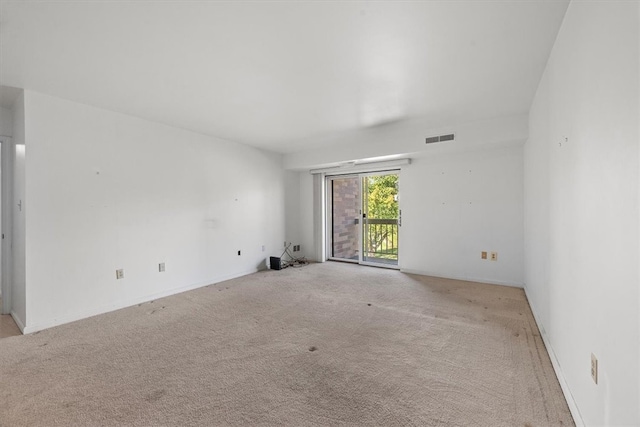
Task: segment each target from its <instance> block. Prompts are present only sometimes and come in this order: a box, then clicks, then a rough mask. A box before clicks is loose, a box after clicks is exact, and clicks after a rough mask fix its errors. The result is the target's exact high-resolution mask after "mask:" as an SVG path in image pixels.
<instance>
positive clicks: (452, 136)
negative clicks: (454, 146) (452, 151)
mask: <svg viewBox="0 0 640 427" xmlns="http://www.w3.org/2000/svg"><path fill="white" fill-rule="evenodd" d="M454 139H455V134H453V133H450V134H447V135H440V136H429V137H427V138H426V139H425V141H424V142H425V144H433V143H435V142H444V141H453V140H454Z"/></svg>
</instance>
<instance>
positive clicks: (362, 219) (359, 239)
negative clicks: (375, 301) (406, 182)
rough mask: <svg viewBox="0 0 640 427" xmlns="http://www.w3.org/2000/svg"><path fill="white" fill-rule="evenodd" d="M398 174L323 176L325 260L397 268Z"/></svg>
mask: <svg viewBox="0 0 640 427" xmlns="http://www.w3.org/2000/svg"><path fill="white" fill-rule="evenodd" d="M398 190H399V173H398V172H397V171H392V172H376V173H364V174H357V175H355V174H354V175H343V176H333V177H327V200H328V204H327V205H328V208H329V209H328V210H329V212H328V215H327V236H328V238H329V239H330V242H329V245H328V248H329V253H328V258H329V259H333V260H340V261H348V262H357V263H360V264H366V265H375V266H382V267H391V268H398V265H399V264H398V261H399V260H398V249H399V242H400V240H399V237H400V232H399V231H400V206H399V202H398Z"/></svg>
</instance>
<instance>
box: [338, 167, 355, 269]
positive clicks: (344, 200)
mask: <svg viewBox="0 0 640 427" xmlns="http://www.w3.org/2000/svg"><path fill="white" fill-rule="evenodd" d="M332 182H333V207H332V211H333V212H332V213H333V256H334V257H336V258H348V259H358V254H359V252H360V250H359V247H358V227H359V224H356V222H355V220H356V218H358V216H359V214H360V178H358V177H354V178H337V179H334V180H333V181H332Z"/></svg>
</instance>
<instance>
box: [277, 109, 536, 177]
mask: <svg viewBox="0 0 640 427" xmlns="http://www.w3.org/2000/svg"><path fill="white" fill-rule="evenodd" d="M449 133H455V142H451V143H446V144H429V145H427V144H425V138H426V137H428V136H434V135H444V134H449ZM527 136H528V117H527V115H526V114H521V115H514V116H508V117H499V118H495V119H489V120H479V121H475V122H469V123H459V124H452V125H450V126H441V127H437V128H434V127H432V126H431V124H430V122H429V121H428V120H419V119H415V120H406V121H400V122H397V123H390V124H386V125H380V126H374V127H370V128H365V129H360V130H357V131H352V132H345V133H342V134H338V135H329V136H323V137H321V138H314V139H310V140H308V141H307V144H309V145H311V146H314V145H319V147H317V148H309V149H307V150H303V151H299V152H295V153H289V154H286V155H285V156H284V166H285V168H286V169H292V170H309V169H313V168H318V167H322V166H328V165H332V164H335V163H340V162H346V161H351V160H361V159H371V158H376V157H383V156H394V155H395V156H405V157H406V156H409V157H412V156H415V155H416V153H429V154H436V153H451V152H460V151H465V150H471V149H477V148H481V147H484V148H486V147H487V146H495V145H505V144H507V145H508V144H512V143H513V142H514V141H522V142H524V141H525V140H526V138H527Z"/></svg>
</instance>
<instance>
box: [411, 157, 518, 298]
mask: <svg viewBox="0 0 640 427" xmlns="http://www.w3.org/2000/svg"><path fill="white" fill-rule="evenodd" d="M522 167H523V165H522V147H521V146H519V145H518V146H513V147H505V148H499V149H491V150H489V149H485V150H477V151H469V152H465V153H456V154H446V155H436V156H426V157H420V158H415V159H414V161H413V162H412V164H411V165H409V166H407V167H403V169H402V174H401V177H400V204H401V209H402V230H401V235H400V239H401V240H400V260H401V267H402V270H403V271H407V272H415V273H421V274H427V275H432V276H442V277H449V278H457V279H463V280H474V281H480V282H488V283H498V284H506V285H517V286H522V283H523V266H522V263H523V255H522V249H523V195H522V190H523V181H522V180H523V169H522ZM482 251H488V252H491V251H495V252H498V260H497V261H489V260H483V259H481V256H480V255H481V252H482Z"/></svg>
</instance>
